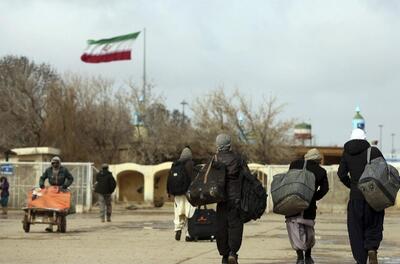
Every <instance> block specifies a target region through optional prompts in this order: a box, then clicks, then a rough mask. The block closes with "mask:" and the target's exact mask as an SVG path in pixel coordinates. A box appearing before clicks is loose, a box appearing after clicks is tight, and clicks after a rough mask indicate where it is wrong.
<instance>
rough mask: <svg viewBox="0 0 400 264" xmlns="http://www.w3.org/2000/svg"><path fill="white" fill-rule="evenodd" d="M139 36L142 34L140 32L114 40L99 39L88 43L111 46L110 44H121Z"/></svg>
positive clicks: (114, 38)
mask: <svg viewBox="0 0 400 264" xmlns="http://www.w3.org/2000/svg"><path fill="white" fill-rule="evenodd" d="M139 34H140V31H139V32H135V33H131V34H126V35H121V36H117V37H113V38H108V39H99V40H93V39H89V40H88V41H87V42H88V44H89V45H98V44H109V43H114V42H120V41H124V40H130V39H136V38H137V37H138V36H139Z"/></svg>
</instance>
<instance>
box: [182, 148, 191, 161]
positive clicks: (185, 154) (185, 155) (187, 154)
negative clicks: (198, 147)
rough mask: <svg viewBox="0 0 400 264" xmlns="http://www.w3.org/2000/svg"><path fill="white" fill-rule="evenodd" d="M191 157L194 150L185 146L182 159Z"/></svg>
mask: <svg viewBox="0 0 400 264" xmlns="http://www.w3.org/2000/svg"><path fill="white" fill-rule="evenodd" d="M191 158H192V151H191V150H190V148H188V147H185V148H184V149H183V150H182V153H181V157H180V159H181V160H183V159H191Z"/></svg>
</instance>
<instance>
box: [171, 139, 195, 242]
mask: <svg viewBox="0 0 400 264" xmlns="http://www.w3.org/2000/svg"><path fill="white" fill-rule="evenodd" d="M194 176H195V175H194V162H193V159H192V151H191V149H190V147H185V148H184V149H183V150H182V152H181V155H180V157H179V159H178V160H177V161H175V162H174V163H173V164H172V166H171V170H170V174H169V176H168V182H167V193H168V195H169V196H171V195H172V196H174V225H175V240H176V241H179V240H181V236H182V231H183V230H184V229H185V227H187V224H188V219H189V218H191V217H192V216H193V214H194V211H195V208H194V207H193V206H192V205H191V204H190V203H189V201H188V200H187V198H186V195H185V194H186V191H187V190H188V188H189V185H190V183H191V182H192V180H193V178H194ZM185 240H186V241H188V242H189V241H192V240H193V239H192V238H191V237H190V236H189V232H188V230H186V237H185Z"/></svg>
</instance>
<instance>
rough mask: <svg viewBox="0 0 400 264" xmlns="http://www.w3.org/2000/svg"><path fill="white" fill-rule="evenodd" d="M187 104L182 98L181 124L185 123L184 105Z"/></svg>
mask: <svg viewBox="0 0 400 264" xmlns="http://www.w3.org/2000/svg"><path fill="white" fill-rule="evenodd" d="M188 104H189V103H188V102H186V101H185V100H183V101H182V102H181V105H182V124H184V123H185V106H187V105H188Z"/></svg>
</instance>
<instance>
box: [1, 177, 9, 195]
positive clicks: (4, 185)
mask: <svg viewBox="0 0 400 264" xmlns="http://www.w3.org/2000/svg"><path fill="white" fill-rule="evenodd" d="M9 187H10V184H8V181H7V179H6V180H5V181H4V182H3V183H1V184H0V190H1V193H0V197H8V196H10V193H9V192H8V188H9Z"/></svg>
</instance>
